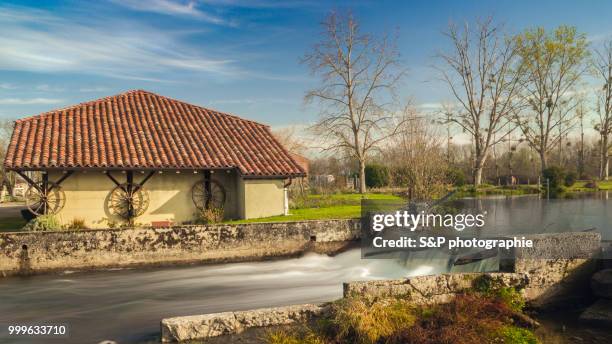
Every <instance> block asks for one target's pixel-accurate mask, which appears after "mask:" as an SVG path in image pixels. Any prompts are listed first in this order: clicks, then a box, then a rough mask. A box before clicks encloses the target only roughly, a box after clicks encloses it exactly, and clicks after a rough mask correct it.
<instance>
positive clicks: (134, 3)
mask: <svg viewBox="0 0 612 344" xmlns="http://www.w3.org/2000/svg"><path fill="white" fill-rule="evenodd" d="M110 1H111V2H113V3H115V4H118V5H121V6H124V7H127V8H129V9H131V10H135V11H140V12H153V13H160V14H166V15H171V16H186V17H192V18H195V19H200V20H203V21H206V22H209V23H212V24H217V25H234V23H233V22H231V21H227V20H225V19H223V18H221V17H217V16H214V15H211V14H209V13H207V12H204V11H202V10H200V9H198V8H197V3H196V2H195V1H186V2H185V1H171V0H148V1H142V0H110Z"/></svg>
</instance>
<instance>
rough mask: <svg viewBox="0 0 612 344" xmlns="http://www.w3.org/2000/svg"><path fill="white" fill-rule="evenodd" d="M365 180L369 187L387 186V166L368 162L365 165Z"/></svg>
mask: <svg viewBox="0 0 612 344" xmlns="http://www.w3.org/2000/svg"><path fill="white" fill-rule="evenodd" d="M365 179H366V180H365V181H366V186H367V187H369V188H380V187H383V186H389V182H390V179H391V178H390V174H389V168H388V167H387V166H383V165H379V164H370V165H366V167H365Z"/></svg>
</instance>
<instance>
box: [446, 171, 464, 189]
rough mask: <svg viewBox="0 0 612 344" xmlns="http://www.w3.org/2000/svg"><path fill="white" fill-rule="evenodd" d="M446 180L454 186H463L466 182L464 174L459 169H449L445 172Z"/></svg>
mask: <svg viewBox="0 0 612 344" xmlns="http://www.w3.org/2000/svg"><path fill="white" fill-rule="evenodd" d="M446 180H447V181H448V182H449V183H451V184H453V185H454V186H463V185H465V184H466V182H467V178H466V177H465V173H464V172H463V170H462V169H459V168H449V169H448V170H447V171H446Z"/></svg>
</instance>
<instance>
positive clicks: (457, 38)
mask: <svg viewBox="0 0 612 344" xmlns="http://www.w3.org/2000/svg"><path fill="white" fill-rule="evenodd" d="M445 35H446V36H447V37H448V38H449V39H450V41H451V43H452V47H453V49H452V51H451V52H450V53H448V54H445V53H441V54H439V55H438V56H439V58H440V59H441V60H442V62H443V66H442V67H437V69H438V70H439V72H440V74H441V76H442V80H443V81H444V82H445V83H446V84H447V85H448V86H449V88H450V90H451V92H452V94H453V95H454V97H455V98H456V100H457V101H458V103H459V105H458V106H457V107H456V110H455V111H454V112H453V113H452V115H451V116H450V120H451V121H452V122H454V123H456V124H458V125H459V126H460V127H461V128H462V129H463V131H464V132H467V133H468V134H469V135H470V136H471V138H472V142H473V149H474V166H473V181H474V185H479V184H480V183H481V182H482V171H483V169H484V165H485V162H486V160H487V158H488V155H489V151H490V149H491V147H492V146H493V145H495V144H496V143H498V142H499V141H501V140H503V138H504V135H499V133H505V132H509V131H510V130H509V127H511V126H512V121H511V114H512V111H513V107H514V101H515V98H516V95H517V92H518V89H519V88H518V79H519V78H518V74H517V73H516V71H515V70H514V69H513V64H514V62H515V59H516V51H515V47H514V44H512V42H511V41H509V40H506V39H505V38H504V37H503V35H502V33H501V29H500V28H499V27H497V26H495V25H493V22H492V19H491V18H489V19H487V20H484V21H479V22H477V23H476V25H475V27H474V28H471V27H470V26H469V25H468V24H467V23H466V24H464V26H463V27H462V28H461V29H460V28H458V27H457V26H456V25H454V24H451V25H449V29H448V31H447V32H446V33H445Z"/></svg>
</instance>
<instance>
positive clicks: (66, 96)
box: [0, 0, 612, 127]
mask: <svg viewBox="0 0 612 344" xmlns="http://www.w3.org/2000/svg"><path fill="white" fill-rule="evenodd" d="M41 3H43V2H40V1H30V2H28V1H14V2H13V1H3V2H2V3H1V4H0V29H1V32H2V34H1V35H0V117H3V118H19V117H23V116H27V115H31V114H36V113H39V112H43V111H47V110H51V109H54V108H60V107H63V106H66V105H71V104H74V103H78V102H83V101H87V100H92V99H96V98H99V97H103V96H108V95H113V94H117V93H120V92H123V91H126V90H129V89H145V90H149V91H153V92H157V93H160V94H163V95H166V96H170V97H174V98H178V99H181V100H186V101H189V102H192V103H194V104H198V105H202V106H208V107H211V108H214V109H218V110H222V111H226V112H231V113H235V114H237V115H240V116H242V117H246V118H250V119H254V120H257V121H260V122H264V123H267V124H270V125H272V126H273V127H282V126H286V125H300V124H308V123H311V122H313V121H314V120H315V119H316V116H317V109H316V108H315V107H311V106H305V105H304V103H303V97H304V94H305V92H306V91H307V90H308V89H309V88H312V87H313V86H314V85H316V82H317V80H316V79H315V78H313V76H311V75H310V74H309V72H308V70H307V68H306V66H303V65H301V64H300V62H299V61H300V57H301V56H303V55H304V54H305V53H306V52H307V51H308V50H309V48H310V47H311V46H312V45H313V44H314V43H315V41H316V39H317V38H318V33H319V32H320V26H319V23H320V22H321V21H322V19H323V18H324V17H325V16H326V15H327V14H328V13H329V12H330V11H331V10H339V11H344V10H347V9H350V10H351V11H352V12H353V13H354V14H355V16H356V17H357V19H358V20H360V22H361V23H362V28H363V30H364V31H368V32H373V33H379V34H380V33H383V32H392V31H394V30H396V29H397V30H398V31H399V41H398V47H399V50H400V52H401V57H402V60H403V62H404V64H405V65H406V67H407V68H408V76H407V78H406V80H405V81H404V83H403V85H402V87H401V90H400V93H401V95H402V97H403V98H405V99H412V101H413V103H414V104H416V105H424V106H423V108H427V107H428V105H432V104H436V103H439V102H442V101H447V100H450V98H449V96H448V94H447V92H446V89H445V88H444V86H443V85H442V84H440V83H439V82H437V81H436V80H435V71H434V70H433V69H432V68H431V65H432V63H434V59H433V56H434V55H435V53H436V51H439V50H444V49H446V48H447V42H446V41H445V39H444V37H443V36H442V35H441V34H440V32H441V31H442V30H444V29H445V27H446V26H447V24H448V23H449V21H451V20H452V21H455V22H459V21H464V20H474V19H476V18H479V17H481V18H482V17H486V16H489V15H492V16H493V17H494V18H495V20H496V21H497V22H502V23H505V25H506V27H507V29H508V30H510V31H512V32H515V31H519V30H522V29H524V28H527V27H533V26H544V27H547V28H553V27H555V26H557V25H560V24H569V25H575V26H577V27H578V30H579V31H581V32H584V33H586V34H587V35H588V37H589V39H591V40H592V41H593V44H597V42H599V41H601V40H603V39H604V38H606V37H609V36H611V35H612V22H611V21H610V20H609V15H610V14H611V13H612V2H610V1H603V0H601V1H559V0H558V1H533V0H531V1H398V2H392V1H365V0H362V1H345V2H331V1H321V2H317V1H308V0H287V1H278V2H276V1H268V0H250V1H249V0H200V1H180V0H151V1H140V0H100V1H45V2H44V5H41Z"/></svg>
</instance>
